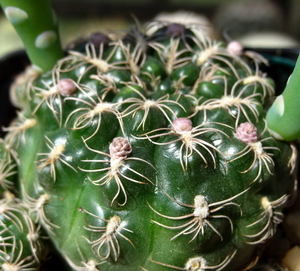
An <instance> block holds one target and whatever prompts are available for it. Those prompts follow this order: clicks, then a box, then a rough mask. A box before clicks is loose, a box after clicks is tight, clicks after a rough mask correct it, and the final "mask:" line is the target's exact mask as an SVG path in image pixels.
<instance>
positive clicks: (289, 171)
mask: <svg viewBox="0 0 300 271" xmlns="http://www.w3.org/2000/svg"><path fill="white" fill-rule="evenodd" d="M157 25H158V26H159V30H157V31H156V32H154V34H151V35H148V36H147V35H146V34H144V33H138V32H136V31H132V32H129V34H128V35H127V36H126V37H125V38H124V39H123V40H116V41H110V40H109V39H108V38H104V36H103V35H102V36H101V35H100V36H99V37H102V39H100V40H98V43H95V42H91V41H89V42H87V43H86V45H85V46H82V44H81V45H80V46H78V47H77V48H78V50H77V49H76V47H75V48H74V49H73V50H72V51H71V52H69V54H68V55H67V56H66V57H65V58H63V59H61V60H60V61H59V62H58V63H57V64H56V66H55V67H54V69H53V70H52V71H50V72H47V73H45V74H42V75H40V76H38V77H36V78H35V77H31V78H30V79H28V81H29V82H31V84H30V85H28V83H27V84H21V85H19V86H17V87H16V88H15V89H14V97H15V99H16V101H17V103H18V104H20V105H24V106H23V108H22V110H21V111H20V113H19V117H18V119H17V120H16V121H15V122H14V123H13V124H12V126H11V127H9V128H6V130H7V131H8V134H7V136H6V138H5V140H4V141H3V142H5V144H6V146H8V147H7V148H6V149H7V150H6V151H11V152H14V153H16V155H15V158H14V159H15V161H16V162H15V165H14V166H9V165H8V163H7V162H6V161H7V160H5V159H6V158H5V155H3V159H2V160H1V161H2V164H3V165H5V166H3V167H2V168H4V170H3V172H4V173H5V172H8V169H9V170H11V171H18V178H19V180H21V183H20V184H19V190H20V191H21V192H20V198H21V200H22V202H23V204H24V205H25V206H26V208H28V210H29V213H30V215H31V217H32V219H34V220H35V221H38V222H39V223H40V224H41V225H42V226H43V229H44V230H45V231H46V232H47V233H48V235H49V237H50V238H51V240H52V241H53V243H54V245H55V246H56V248H57V249H58V251H59V252H60V253H61V254H62V255H63V257H64V258H65V259H66V261H67V262H68V264H69V266H70V267H71V268H72V269H73V270H93V271H94V270H101V271H124V270H126V271H137V270H144V271H145V270H147V271H164V270H166V271H168V270H186V271H190V270H198V271H203V270H231V271H232V270H241V269H243V270H246V269H249V268H250V267H251V266H252V265H254V264H255V262H256V261H257V259H258V257H259V253H260V249H259V248H260V247H261V246H262V245H263V244H264V242H265V241H266V240H268V239H269V238H271V237H272V236H273V235H274V233H275V232H276V228H277V225H278V224H279V223H280V222H281V220H282V216H283V214H282V210H283V208H284V206H286V204H287V203H288V202H290V200H291V199H292V197H293V194H294V190H295V163H296V150H295V147H294V146H293V145H292V144H291V143H288V142H281V141H278V140H276V139H274V138H273V137H272V136H271V135H270V134H269V132H268V131H267V129H266V125H265V121H264V118H265V114H266V110H267V109H268V107H269V105H270V104H271V102H272V100H273V99H274V89H273V83H272V80H271V79H270V78H266V77H264V76H263V75H262V74H260V73H259V71H258V68H257V67H258V65H259V63H260V62H261V61H262V59H261V58H260V57H258V56H256V55H255V54H243V53H241V54H239V55H234V54H232V53H231V52H230V51H229V49H227V48H226V47H225V46H224V45H223V44H221V43H217V42H214V41H212V40H210V38H209V37H207V36H206V35H205V33H204V32H203V33H202V34H201V35H200V36H199V35H198V36H197V35H195V34H194V30H195V29H194V28H193V27H192V26H191V27H187V28H186V27H184V26H182V25H177V24H169V25H167V24H163V23H161V24H159V23H158V24H157V23H156V24H155V26H157ZM150 26H152V24H150V25H149V27H150ZM83 48H84V49H83ZM251 63H252V64H254V65H252V66H253V67H254V69H252V68H251V66H250V64H251ZM25 105H26V106H25ZM3 149H4V148H3ZM3 153H4V150H3ZM10 167H13V168H10ZM8 175H9V174H7V176H8ZM8 177H9V176H8ZM2 183H4V182H2ZM5 183H6V184H10V180H9V179H7V181H6V182H5ZM2 186H4V187H5V185H2ZM8 188H10V187H8ZM1 219H2V218H1ZM4 219H5V218H4ZM20 222H21V221H20ZM2 251H3V249H2ZM0 260H2V258H1V259H0ZM2 266H3V264H2ZM3 270H6V269H3Z"/></svg>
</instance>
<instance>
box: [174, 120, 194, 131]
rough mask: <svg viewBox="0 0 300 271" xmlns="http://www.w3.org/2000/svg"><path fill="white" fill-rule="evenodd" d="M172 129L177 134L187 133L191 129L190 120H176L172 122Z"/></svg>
mask: <svg viewBox="0 0 300 271" xmlns="http://www.w3.org/2000/svg"><path fill="white" fill-rule="evenodd" d="M172 129H173V130H174V131H176V132H177V133H180V132H189V131H191V130H192V129H193V123H192V121H191V120H190V119H187V118H178V119H175V120H174V121H173V123H172Z"/></svg>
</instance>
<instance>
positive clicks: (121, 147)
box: [109, 137, 132, 160]
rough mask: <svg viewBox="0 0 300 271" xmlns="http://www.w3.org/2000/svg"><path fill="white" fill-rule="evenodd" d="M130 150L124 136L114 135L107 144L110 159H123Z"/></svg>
mask: <svg viewBox="0 0 300 271" xmlns="http://www.w3.org/2000/svg"><path fill="white" fill-rule="evenodd" d="M131 152H132V147H131V145H130V143H129V141H128V140H127V139H126V138H124V137H115V138H114V139H113V141H112V142H111V144H110V145H109V153H110V156H111V159H113V160H114V159H118V160H124V159H126V158H127V156H128V155H129V154H130V153H131Z"/></svg>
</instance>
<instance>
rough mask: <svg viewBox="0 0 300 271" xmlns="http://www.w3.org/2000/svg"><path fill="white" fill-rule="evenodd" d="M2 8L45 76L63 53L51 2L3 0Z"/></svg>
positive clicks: (31, 58) (0, 0)
mask: <svg viewBox="0 0 300 271" xmlns="http://www.w3.org/2000/svg"><path fill="white" fill-rule="evenodd" d="M0 5H1V6H2V8H3V11H4V13H5V15H6V17H7V18H8V20H9V21H10V22H11V23H12V25H13V26H14V28H15V29H16V31H17V33H18V35H19V36H20V38H21V40H22V41H23V43H24V46H25V48H26V51H27V54H28V56H29V58H30V60H31V62H32V64H33V65H34V66H35V67H36V68H37V69H38V70H40V71H43V72H45V71H48V70H51V69H52V68H53V66H54V65H55V63H56V62H57V60H58V59H60V58H62V57H63V49H62V46H61V42H60V37H59V34H58V26H57V22H56V18H55V15H54V14H53V11H52V8H51V2H50V0H0ZM1 42H3V41H1Z"/></svg>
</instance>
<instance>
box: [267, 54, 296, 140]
mask: <svg viewBox="0 0 300 271" xmlns="http://www.w3.org/2000/svg"><path fill="white" fill-rule="evenodd" d="M299 105H300V57H298V60H297V62H296V66H295V68H294V71H293V73H292V74H291V76H290V78H289V80H288V82H287V85H286V87H285V89H284V91H283V93H282V94H281V95H280V96H278V97H277V98H276V100H275V102H274V103H273V105H272V106H271V108H270V109H269V111H268V113H267V116H266V121H267V125H268V129H269V131H270V132H271V133H272V134H273V136H274V137H276V138H277V139H280V140H286V141H291V140H294V139H296V138H298V137H300V107H299Z"/></svg>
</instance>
